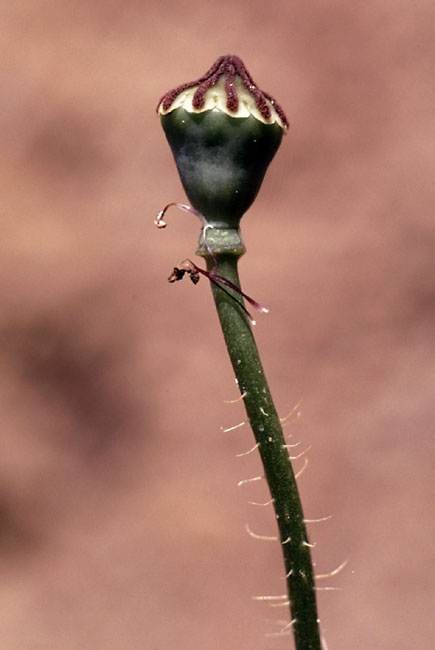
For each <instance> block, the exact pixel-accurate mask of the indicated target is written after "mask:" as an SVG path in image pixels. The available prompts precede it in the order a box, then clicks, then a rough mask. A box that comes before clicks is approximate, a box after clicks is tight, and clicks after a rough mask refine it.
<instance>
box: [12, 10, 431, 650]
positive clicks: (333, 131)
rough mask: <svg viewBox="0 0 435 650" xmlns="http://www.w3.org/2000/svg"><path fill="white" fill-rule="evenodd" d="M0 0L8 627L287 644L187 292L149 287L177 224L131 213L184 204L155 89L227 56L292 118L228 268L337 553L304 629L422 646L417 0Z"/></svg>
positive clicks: (210, 357) (245, 435) (202, 326)
mask: <svg viewBox="0 0 435 650" xmlns="http://www.w3.org/2000/svg"><path fill="white" fill-rule="evenodd" d="M2 5H3V6H2V7H1V9H0V11H1V26H2V32H3V46H2V63H1V110H0V121H1V132H2V136H1V145H0V146H1V148H2V162H1V171H0V183H1V194H2V210H1V239H0V247H1V257H0V282H1V301H2V309H1V315H0V319H1V320H0V335H1V357H0V358H1V364H0V382H1V395H2V397H1V402H0V409H1V413H0V421H1V439H2V452H1V454H0V568H1V580H0V603H1V612H2V615H1V620H0V639H1V647H2V648H4V649H5V650H6V649H7V650H35V649H42V648H43V649H44V650H45V649H50V650H79V649H80V650H96V649H100V648H101V649H104V650H125V649H126V648H128V649H129V650H139V649H140V650H144V649H150V650H151V649H152V650H166V649H167V648H177V649H178V650H184V649H186V650H187V649H190V648H206V649H207V650H208V649H210V650H211V649H213V650H214V649H216V648H222V649H225V650H230V649H231V650H232V649H233V648H237V650H266V649H267V650H268V649H273V650H275V649H277V650H280V649H284V648H289V647H292V641H291V638H290V637H284V638H282V639H280V638H278V639H276V638H269V637H265V636H264V635H265V633H268V632H273V631H276V630H278V629H279V628H280V624H279V623H278V624H277V623H276V622H274V621H276V619H283V620H284V619H285V618H286V616H287V614H286V613H284V611H283V609H278V610H276V609H271V608H269V607H267V606H266V604H264V603H259V602H255V601H253V600H252V599H251V596H254V595H258V594H275V593H282V591H283V581H282V579H281V575H282V566H281V557H280V550H279V548H278V546H277V545H276V544H274V543H268V542H261V541H257V540H253V539H251V538H250V537H248V535H247V534H246V532H245V530H244V526H245V524H246V523H249V525H250V526H251V528H252V529H253V530H254V531H255V532H257V533H260V534H266V535H271V534H273V530H274V523H273V516H272V512H271V511H270V510H268V509H266V508H265V509H261V508H254V507H252V506H250V505H248V503H247V502H248V500H261V499H262V498H264V500H266V499H267V492H266V487H265V485H261V484H254V485H251V486H249V485H247V486H244V487H242V488H237V487H236V486H237V482H238V481H239V480H241V479H244V478H249V477H251V476H255V475H256V474H258V473H259V471H260V468H259V462H258V460H257V458H255V457H254V456H248V457H245V458H235V454H237V453H240V452H242V451H245V450H247V449H249V447H250V446H251V445H252V437H251V433H250V431H249V430H248V428H247V427H244V428H241V429H237V430H235V431H233V432H231V433H223V432H222V431H221V427H228V426H231V425H234V424H236V423H238V422H240V421H241V420H242V419H243V411H242V406H241V405H240V403H239V404H232V405H231V404H226V403H224V400H230V399H234V398H235V397H237V392H236V387H235V385H234V380H233V378H232V374H231V371H230V366H229V362H228V360H227V358H226V353H225V350H224V345H223V340H222V337H221V334H220V332H219V330H218V324H217V318H216V315H215V313H214V308H213V305H212V301H211V297H210V295H209V289H208V287H207V284H206V282H205V281H202V282H201V283H200V285H199V286H198V287H196V288H194V287H193V286H192V285H191V284H190V283H187V282H185V283H180V284H179V285H176V286H173V285H168V284H167V282H166V277H167V276H168V274H169V272H170V271H171V269H172V267H173V266H174V265H175V264H177V263H179V262H180V261H181V260H182V259H184V258H185V257H187V256H193V254H194V250H195V247H196V240H197V236H198V234H199V232H198V225H197V223H196V221H195V220H194V219H193V218H190V217H189V216H188V215H186V214H184V213H181V212H180V213H177V212H176V211H174V212H173V213H172V214H171V213H170V214H169V215H168V221H169V228H168V229H167V230H166V231H163V232H161V231H158V230H157V229H155V228H154V226H153V218H154V216H155V214H156V213H157V212H158V210H160V208H161V207H162V206H163V205H164V204H165V203H167V202H169V201H172V200H181V201H183V200H185V197H184V194H183V191H182V189H181V185H180V182H179V180H178V177H177V173H176V170H175V165H174V163H173V161H172V158H171V155H170V151H169V147H168V146H167V143H166V141H165V139H164V136H163V132H162V131H161V129H160V126H159V123H158V119H157V118H156V116H155V112H154V111H155V105H156V102H157V100H158V98H159V97H160V96H161V94H162V93H163V92H165V91H166V90H168V89H169V88H171V87H173V86H175V85H177V84H178V83H181V82H183V81H188V80H190V79H192V78H195V77H197V76H198V75H200V74H202V73H203V72H204V71H205V70H206V69H207V68H208V67H209V66H210V65H211V64H212V63H213V61H214V60H215V59H216V58H217V57H218V56H220V55H221V54H227V53H232V54H237V55H239V56H241V57H242V58H243V59H244V60H245V63H246V64H247V66H248V68H249V70H250V71H251V73H252V75H253V76H254V79H255V80H256V81H257V82H258V83H259V84H260V85H261V86H262V87H263V88H264V89H265V90H267V91H269V92H270V93H272V94H274V95H275V96H276V97H277V99H278V100H279V102H280V103H281V104H282V105H283V106H284V107H285V109H286V111H287V113H288V116H289V118H290V122H291V132H290V134H289V136H288V137H287V138H286V139H285V141H284V143H283V145H282V148H281V150H280V151H279V153H278V155H277V158H276V160H275V161H274V163H273V164H272V166H271V169H270V171H269V174H268V177H267V179H266V182H265V184H264V187H263V190H262V192H261V193H260V196H259V198H258V200H257V202H256V204H255V206H253V207H252V209H251V210H250V211H249V213H248V215H247V216H246V217H245V218H244V222H243V226H244V236H245V242H246V244H247V246H248V254H247V255H246V257H245V259H244V260H243V263H242V269H241V270H242V274H243V279H244V285H245V289H246V291H247V292H248V293H250V294H252V295H253V296H255V298H257V299H258V300H259V301H260V302H262V303H264V304H266V305H267V306H268V307H269V308H270V310H271V312H270V314H269V315H268V316H263V317H259V318H258V325H257V327H256V335H257V337H258V342H259V346H260V348H261V351H262V355H263V361H264V364H265V367H266V370H267V372H268V375H269V380H270V383H271V386H272V388H273V391H274V394H275V396H276V401H277V405H278V408H279V410H280V412H281V413H282V414H283V415H285V414H286V413H288V412H289V411H290V410H291V409H292V407H293V406H294V405H295V404H296V403H297V402H298V401H299V399H300V398H301V396H303V401H302V404H301V407H300V411H301V414H302V416H301V417H300V418H298V419H297V420H295V421H293V422H292V423H291V424H290V425H289V427H288V428H287V431H288V432H289V433H292V434H293V436H294V437H293V440H295V441H297V440H301V441H302V444H303V445H304V446H307V445H308V444H312V445H313V447H312V450H311V452H310V455H309V456H310V464H309V466H308V469H307V470H306V472H305V473H304V475H303V476H302V477H301V478H300V481H299V484H300V487H301V490H302V495H303V500H304V504H305V511H306V516H307V517H312V518H314V517H322V516H326V515H329V514H333V519H332V520H330V521H327V522H324V523H318V524H313V525H312V526H311V528H310V534H311V538H312V540H316V541H317V546H316V548H315V550H314V555H315V560H316V562H317V569H318V570H319V571H320V572H321V573H324V572H327V571H328V570H332V569H334V568H335V567H336V566H337V565H339V564H340V563H341V562H342V561H343V560H344V559H345V558H348V559H349V564H348V567H347V568H346V569H345V570H344V571H343V572H342V573H341V574H340V575H339V576H336V577H335V578H333V579H331V580H330V581H327V582H325V584H328V585H331V586H337V587H340V588H341V590H340V591H336V592H320V593H319V601H320V605H319V606H320V617H321V620H322V622H323V631H324V635H325V638H326V640H327V642H328V646H329V648H330V650H332V649H335V650H345V649H346V650H348V649H349V648H352V649H358V650H359V649H361V650H362V649H367V648H382V649H384V648H394V649H395V650H405V649H408V648H410V647H413V648H419V649H423V648H425V649H426V648H427V649H429V648H431V647H433V646H432V643H433V641H432V638H433V633H434V629H433V623H432V615H433V606H434V597H433V596H434V587H433V582H434V581H433V575H431V574H432V572H433V562H434V553H433V544H432V536H433V532H434V531H433V516H432V515H433V510H432V501H433V480H432V472H433V470H432V468H433V461H434V458H433V444H432V440H433V430H434V417H435V412H434V411H435V409H434V384H435V364H434V358H433V354H434V353H433V350H434V346H433V344H434V338H435V337H434V332H435V293H434V267H435V262H434V259H435V255H434V244H435V231H434V227H433V214H432V212H433V199H434V194H435V192H434V181H433V179H434V172H435V169H434V168H435V156H434V147H433V139H434V135H435V133H434V131H435V124H434V99H435V91H434V79H433V69H434V62H435V61H434V60H435V57H434V34H433V25H434V19H435V6H434V4H433V2H432V1H431V0H418V1H417V2H413V3H411V2H401V1H400V0H399V1H397V0H395V1H393V0H378V1H375V0H368V1H367V2H364V3H349V2H345V1H344V0H337V1H335V2H328V3H326V2H323V0H307V1H306V2H304V3H300V2H285V1H284V0H278V1H275V2H274V3H269V4H267V3H266V4H265V3H264V2H260V1H259V0H253V1H252V2H250V3H246V4H245V3H242V2H241V1H240V0H231V1H227V0H223V1H221V2H220V3H203V2H197V1H193V0H192V1H187V2H173V3H171V2H164V1H162V2H158V1H157V0H151V1H149V2H144V1H143V2H140V1H139V0H124V1H123V2H120V0H109V1H105V2H103V1H102V0H97V1H94V2H87V1H85V0H76V2H74V3H73V2H67V1H66V0H57V2H55V1H54V0H46V1H45V2H43V1H42V0H34V1H32V0H27V1H22V0H15V1H14V2H10V3H6V2H3V3H2ZM301 462H302V461H296V463H295V467H296V469H298V468H299V466H300V464H301ZM431 641H432V643H431Z"/></svg>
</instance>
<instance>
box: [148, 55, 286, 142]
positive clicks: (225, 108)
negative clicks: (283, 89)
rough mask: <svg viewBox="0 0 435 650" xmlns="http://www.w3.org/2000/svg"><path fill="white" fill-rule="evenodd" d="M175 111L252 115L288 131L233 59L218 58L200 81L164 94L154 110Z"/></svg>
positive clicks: (275, 108)
mask: <svg viewBox="0 0 435 650" xmlns="http://www.w3.org/2000/svg"><path fill="white" fill-rule="evenodd" d="M177 108H184V109H185V110H186V111H188V112H189V113H202V112H204V111H209V110H219V111H222V112H224V113H226V114H227V115H229V116H230V117H236V118H243V117H249V116H250V115H252V116H253V117H255V118H256V119H257V120H259V121H260V122H263V123H264V124H274V123H277V124H278V125H279V126H280V127H281V128H282V129H283V131H284V132H285V131H286V130H287V128H288V120H287V117H286V115H285V113H284V111H283V109H282V108H281V106H280V105H279V104H278V102H277V101H276V100H275V99H274V98H273V97H272V96H271V95H270V94H269V93H266V92H265V91H263V90H261V89H260V88H259V87H258V86H257V84H256V83H255V82H254V80H253V79H252V77H251V75H250V74H249V72H248V70H247V69H246V67H245V65H244V63H243V61H242V60H241V59H240V58H239V57H238V56H234V55H226V56H221V57H220V58H219V59H217V61H215V63H214V64H213V65H212V66H211V68H210V69H209V70H208V71H207V72H206V73H205V74H204V75H203V76H202V77H200V78H199V79H196V80H195V81H191V82H187V83H184V84H180V85H179V86H177V87H176V88H174V89H173V90H170V91H168V92H167V93H165V94H164V95H163V97H162V98H161V99H160V101H159V103H158V107H157V110H158V112H159V113H160V114H161V115H166V114H167V113H170V112H171V111H173V110H175V109H177Z"/></svg>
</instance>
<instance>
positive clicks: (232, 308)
mask: <svg viewBox="0 0 435 650" xmlns="http://www.w3.org/2000/svg"><path fill="white" fill-rule="evenodd" d="M211 233H213V231H211ZM225 233H228V239H229V241H234V240H235V239H236V238H237V237H236V236H235V234H234V233H231V231H228V230H227V231H221V233H220V235H221V236H220V237H219V238H218V240H219V241H220V243H221V244H223V246H222V248H221V249H220V250H222V249H223V250H225V242H224V240H225V239H226V237H225ZM228 248H231V247H227V250H226V251H225V252H224V253H223V254H221V253H219V250H218V249H217V248H216V245H214V246H213V254H214V256H215V260H213V258H212V257H211V256H210V255H209V254H207V251H206V250H205V249H204V248H203V247H201V248H200V250H199V251H198V253H199V254H200V255H202V256H204V257H205V258H206V261H207V266H208V269H209V271H213V272H215V273H217V274H219V275H221V276H223V277H225V278H227V279H228V280H230V281H231V282H232V283H233V284H235V285H236V286H237V287H239V288H240V280H239V275H238V270H237V264H238V259H239V257H240V253H241V250H242V249H241V248H240V249H239V251H237V250H236V249H235V248H234V247H233V248H232V250H231V252H229V253H228V252H227V251H228ZM216 262H217V267H216ZM211 289H212V293H213V297H214V300H215V304H216V309H217V312H218V315H219V320H220V324H221V327H222V332H223V335H224V338H225V343H226V346H227V349H228V353H229V355H230V359H231V363H232V366H233V369H234V373H235V375H236V378H237V382H238V386H239V389H240V392H241V394H242V395H244V398H243V403H244V405H245V408H246V412H247V415H248V418H249V422H250V424H251V427H252V431H253V433H254V436H255V440H256V442H257V443H258V451H259V453H260V456H261V460H262V463H263V467H264V475H265V479H266V481H267V484H268V486H269V490H270V494H271V497H272V499H273V507H274V509H275V514H276V519H277V523H278V529H279V538H280V542H281V549H282V553H283V557H284V565H285V572H286V576H287V578H286V579H287V588H288V595H289V604H290V613H291V620H292V621H293V624H292V629H293V633H294V638H295V644H296V648H297V650H320V648H321V642H320V635H319V626H318V616H317V605H316V592H315V587H314V577H313V566H312V561H311V553H310V546H309V542H308V536H307V531H306V527H305V522H304V515H303V510H302V504H301V500H300V497H299V492H298V488H297V483H296V479H295V475H294V472H293V469H292V465H291V461H290V458H289V454H288V450H287V448H286V447H285V444H286V441H285V438H284V435H283V431H282V426H281V422H280V419H279V416H278V414H277V412H276V409H275V405H274V403H273V400H272V396H271V393H270V390H269V386H268V383H267V379H266V376H265V374H264V370H263V366H262V364H261V360H260V356H259V353H258V349H257V346H256V343H255V339H254V336H253V333H252V329H251V326H250V323H249V320H248V318H247V317H246V315H245V313H244V312H243V310H242V309H241V307H240V306H239V304H238V301H239V300H241V297H240V296H239V295H238V294H237V293H236V292H234V291H231V290H230V289H227V288H226V289H225V291H224V290H223V289H222V288H220V287H219V286H217V285H216V284H215V283H213V282H212V283H211ZM229 294H231V295H232V296H233V298H235V299H233V298H232V297H231V295H229Z"/></svg>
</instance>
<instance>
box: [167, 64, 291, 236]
mask: <svg viewBox="0 0 435 650" xmlns="http://www.w3.org/2000/svg"><path fill="white" fill-rule="evenodd" d="M158 110H159V113H160V117H161V122H162V126H163V129H164V131H165V133H166V137H167V139H168V142H169V145H170V147H171V149H172V153H173V155H174V158H175V162H176V164H177V168H178V172H179V174H180V178H181V182H182V184H183V187H184V190H185V192H186V194H187V196H188V198H189V201H190V202H191V204H192V206H193V207H194V208H195V209H196V210H198V211H199V212H201V213H202V214H203V215H204V216H205V218H206V219H207V221H208V222H209V223H210V224H211V225H213V226H215V227H217V228H219V227H230V228H237V227H238V224H239V221H240V219H241V217H242V216H243V214H244V213H245V212H246V210H247V209H248V208H249V207H250V205H251V204H252V202H253V201H254V199H255V197H256V196H257V193H258V191H259V189H260V186H261V183H262V181H263V178H264V175H265V173H266V170H267V167H268V166H269V163H270V162H271V160H272V158H273V157H274V155H275V153H276V151H277V149H278V147H279V145H280V143H281V140H282V136H283V133H284V132H285V130H286V128H287V120H286V117H285V115H284V113H283V111H282V109H281V108H280V107H279V105H278V104H277V103H276V102H275V100H273V98H271V97H270V95H267V94H266V93H263V92H262V91H260V90H259V89H258V87H257V86H256V85H255V84H254V82H253V81H252V78H251V77H250V76H249V73H248V72H247V71H246V68H245V67H244V65H243V63H242V62H241V61H240V59H238V58H237V57H234V56H228V57H221V59H218V61H217V62H216V63H215V64H214V66H212V68H211V69H210V70H209V71H208V73H206V75H204V77H202V78H201V79H199V80H197V81H196V82H192V83H189V84H183V85H182V86H180V87H179V88H176V89H175V90H173V91H170V92H169V93H167V94H166V95H165V96H164V97H163V98H162V100H161V101H160V103H159V109H158Z"/></svg>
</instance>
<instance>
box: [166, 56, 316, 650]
mask: <svg viewBox="0 0 435 650" xmlns="http://www.w3.org/2000/svg"><path fill="white" fill-rule="evenodd" d="M157 110H158V113H159V115H160V120H161V124H162V127H163V129H164V131H165V134H166V138H167V140H168V143H169V146H170V147H171V150H172V153H173V156H174V160H175V162H176V165H177V169H178V172H179V175H180V180H181V182H182V184H183V187H184V189H185V192H186V194H187V196H188V198H189V200H190V202H191V204H192V207H189V206H186V205H183V204H179V203H177V204H175V203H169V204H168V205H167V206H166V207H165V208H164V209H163V210H162V211H161V212H160V213H159V215H158V216H157V218H156V220H155V223H156V225H157V226H158V227H159V228H163V227H164V226H165V225H166V224H165V222H164V221H163V216H164V214H165V212H166V210H167V209H168V208H169V207H170V206H171V205H177V206H178V207H179V208H181V209H183V210H185V211H187V212H191V213H193V214H194V215H195V216H196V217H198V218H199V219H200V221H201V223H202V226H203V228H202V234H201V238H200V246H199V250H198V251H197V253H198V254H199V255H201V256H202V257H204V258H205V260H206V262H207V267H208V271H205V270H204V269H200V268H199V267H197V266H196V265H195V264H194V263H193V262H191V261H190V260H185V261H184V262H182V264H181V266H180V267H179V268H174V271H173V273H172V274H171V276H170V277H169V281H170V282H175V281H177V280H180V279H181V278H182V277H183V276H184V275H185V274H186V273H187V274H190V279H191V280H192V281H193V282H194V283H196V282H198V280H199V277H200V275H201V274H203V275H207V277H208V278H209V279H210V281H211V288H212V292H213V297H214V300H215V303H216V308H217V311H218V315H219V319H220V322H221V326H222V331H223V334H224V337H225V342H226V345H227V348H228V352H229V355H230V359H231V363H232V365H233V368H234V372H235V375H236V378H237V381H238V384H239V388H240V391H241V393H242V396H243V401H244V404H245V408H246V412H247V414H248V418H249V421H250V423H251V427H252V430H253V432H254V436H255V439H256V441H257V444H258V450H259V452H260V456H261V460H262V462H263V467H264V474H265V479H266V481H267V483H268V486H269V490H270V494H271V497H272V501H273V506H274V508H275V514H276V519H277V523H278V528H279V539H280V542H281V549H282V553H283V556H284V564H285V573H286V579H287V588H288V601H289V605H290V614H291V621H290V622H289V625H288V626H287V627H288V628H290V627H291V628H292V630H293V634H294V638H295V643H296V649H297V650H320V648H321V643H320V635H319V626H318V618H317V605H316V592H315V586H314V576H313V566H312V562H311V553H310V544H309V542H308V537H307V531H306V528H305V522H304V515H303V511H302V505H301V501H300V497H299V493H298V488H297V484H296V478H295V475H294V473H293V469H292V466H291V462H290V458H289V454H288V449H287V447H286V443H285V439H284V435H283V432H282V427H281V422H280V419H279V417H278V415H277V412H276V409H275V406H274V403H273V400H272V396H271V394H270V390H269V386H268V384H267V381H266V377H265V375H264V371H263V367H262V365H261V361H260V357H259V354H258V350H257V346H256V344H255V340H254V337H253V334H252V330H251V326H250V321H249V318H248V314H247V311H246V310H245V309H244V307H243V302H242V296H241V295H240V293H238V292H237V291H236V290H235V289H237V288H238V289H239V290H240V281H239V276H238V272H237V263H238V260H239V257H240V256H241V255H243V253H244V252H245V248H244V245H243V241H242V239H241V235H240V231H239V228H238V226H239V223H240V219H241V218H242V216H243V215H244V213H245V212H246V210H247V209H248V208H249V207H250V205H251V204H252V202H253V201H254V200H255V197H256V195H257V192H258V191H259V189H260V187H261V184H262V181H263V178H264V175H265V173H266V170H267V168H268V166H269V164H270V162H271V161H272V159H273V157H274V155H275V153H276V152H277V150H278V148H279V146H280V144H281V140H282V137H283V135H284V134H285V133H286V132H287V130H288V126H289V123H288V120H287V117H286V115H285V113H284V111H283V109H282V108H281V106H280V105H279V104H278V102H277V101H276V100H275V99H274V98H273V97H272V96H271V95H270V94H269V93H267V92H265V91H262V90H261V89H260V88H259V86H258V85H257V84H256V83H255V82H254V80H253V78H252V76H251V75H250V73H249V72H248V70H247V68H246V66H245V65H244V63H243V61H242V60H241V59H240V58H239V57H238V56H235V55H224V56H221V57H219V59H217V61H215V63H214V64H213V65H212V66H211V68H210V69H209V70H208V71H207V72H206V73H205V74H204V75H202V76H201V77H199V78H198V79H196V81H192V82H186V83H182V84H181V85H179V86H177V87H176V88H174V89H173V90H170V91H168V92H167V93H165V95H163V97H162V98H161V100H160V102H159V105H158V108H157ZM228 283H229V284H228ZM245 297H247V296H245ZM248 300H249V299H248ZM251 304H253V306H254V307H256V308H258V307H260V306H259V305H258V303H255V301H251ZM284 603H285V600H284Z"/></svg>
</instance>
